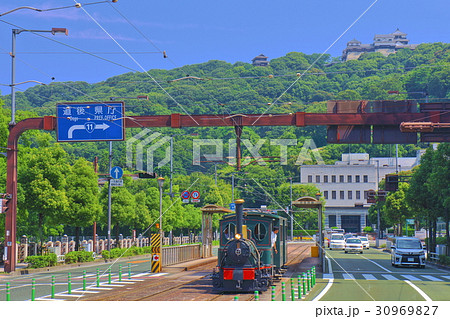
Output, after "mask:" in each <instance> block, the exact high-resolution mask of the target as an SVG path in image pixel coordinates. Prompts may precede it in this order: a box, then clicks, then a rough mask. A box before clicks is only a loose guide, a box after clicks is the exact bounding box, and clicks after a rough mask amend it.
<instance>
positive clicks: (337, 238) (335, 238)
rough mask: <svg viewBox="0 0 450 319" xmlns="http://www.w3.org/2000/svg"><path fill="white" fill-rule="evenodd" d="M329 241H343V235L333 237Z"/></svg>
mask: <svg viewBox="0 0 450 319" xmlns="http://www.w3.org/2000/svg"><path fill="white" fill-rule="evenodd" d="M331 240H344V235H333V236H331Z"/></svg>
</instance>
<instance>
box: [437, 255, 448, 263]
mask: <svg viewBox="0 0 450 319" xmlns="http://www.w3.org/2000/svg"><path fill="white" fill-rule="evenodd" d="M439 263H441V264H444V265H450V256H445V255H439Z"/></svg>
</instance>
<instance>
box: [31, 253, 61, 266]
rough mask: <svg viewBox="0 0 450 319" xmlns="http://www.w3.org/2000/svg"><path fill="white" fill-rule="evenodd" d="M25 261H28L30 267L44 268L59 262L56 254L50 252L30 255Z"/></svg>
mask: <svg viewBox="0 0 450 319" xmlns="http://www.w3.org/2000/svg"><path fill="white" fill-rule="evenodd" d="M25 262H26V263H28V268H43V267H51V266H55V265H56V264H57V263H58V258H57V257H56V254H53V253H52V254H48V255H42V256H28V257H27V258H25Z"/></svg>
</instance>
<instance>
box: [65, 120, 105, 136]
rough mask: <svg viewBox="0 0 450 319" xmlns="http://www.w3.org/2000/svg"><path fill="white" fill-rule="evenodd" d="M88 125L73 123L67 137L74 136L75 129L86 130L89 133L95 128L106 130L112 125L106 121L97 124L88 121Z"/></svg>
mask: <svg viewBox="0 0 450 319" xmlns="http://www.w3.org/2000/svg"><path fill="white" fill-rule="evenodd" d="M86 124H88V125H72V126H71V127H70V128H69V130H68V132H67V138H73V131H75V130H86V131H87V132H89V133H92V132H93V131H94V130H103V131H104V130H106V129H107V128H109V127H110V126H109V125H108V124H106V123H102V124H99V125H97V124H95V123H86Z"/></svg>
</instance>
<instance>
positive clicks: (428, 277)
mask: <svg viewBox="0 0 450 319" xmlns="http://www.w3.org/2000/svg"><path fill="white" fill-rule="evenodd" d="M322 278H323V279H344V280H355V279H356V280H409V281H434V282H443V281H445V282H450V276H446V275H439V274H433V275H417V274H414V275H410V274H381V273H377V274H363V273H334V274H323V277H322Z"/></svg>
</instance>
